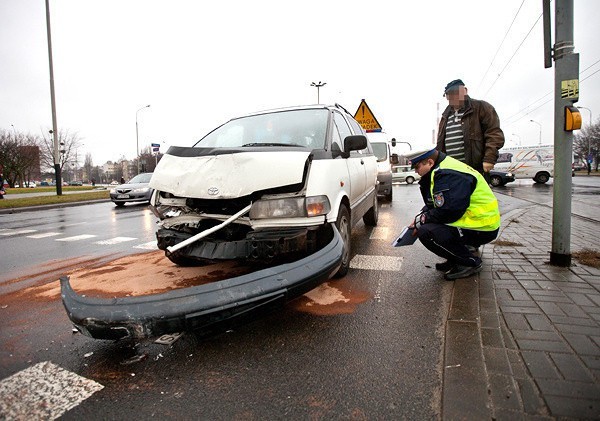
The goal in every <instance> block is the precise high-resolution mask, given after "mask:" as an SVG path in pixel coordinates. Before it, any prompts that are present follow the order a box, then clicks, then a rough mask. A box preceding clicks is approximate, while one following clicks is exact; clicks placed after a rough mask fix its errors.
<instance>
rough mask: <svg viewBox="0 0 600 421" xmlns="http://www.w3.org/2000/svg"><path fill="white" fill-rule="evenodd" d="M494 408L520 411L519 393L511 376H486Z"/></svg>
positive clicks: (492, 374)
mask: <svg viewBox="0 0 600 421" xmlns="http://www.w3.org/2000/svg"><path fill="white" fill-rule="evenodd" d="M488 377H489V378H488V380H489V382H490V391H491V397H492V402H493V404H494V408H504V409H513V410H520V409H521V405H520V402H519V393H518V391H517V389H516V387H515V383H514V381H513V378H512V377H511V376H506V375H502V374H494V373H491V374H490V375H489V376H488Z"/></svg>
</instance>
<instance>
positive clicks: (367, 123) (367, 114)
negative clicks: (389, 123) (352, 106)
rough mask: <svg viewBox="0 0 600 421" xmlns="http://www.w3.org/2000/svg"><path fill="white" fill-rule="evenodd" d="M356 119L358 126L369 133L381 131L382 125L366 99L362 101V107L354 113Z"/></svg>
mask: <svg viewBox="0 0 600 421" xmlns="http://www.w3.org/2000/svg"><path fill="white" fill-rule="evenodd" d="M354 119H355V120H356V121H358V124H360V125H361V126H362V128H363V129H365V131H366V132H367V133H371V132H380V131H381V125H380V124H379V122H378V121H377V119H376V118H375V115H374V114H373V111H371V109H370V108H369V106H368V105H367V102H366V101H365V100H364V99H363V100H361V101H360V105H359V106H358V109H357V110H356V112H355V113H354Z"/></svg>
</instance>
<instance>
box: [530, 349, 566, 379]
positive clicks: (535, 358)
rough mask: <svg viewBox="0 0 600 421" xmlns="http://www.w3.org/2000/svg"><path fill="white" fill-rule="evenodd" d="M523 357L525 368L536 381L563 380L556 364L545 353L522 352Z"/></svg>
mask: <svg viewBox="0 0 600 421" xmlns="http://www.w3.org/2000/svg"><path fill="white" fill-rule="evenodd" d="M521 356H522V357H523V360H524V362H525V366H526V367H527V369H528V370H529V372H530V373H531V375H532V376H533V377H534V378H535V379H542V378H552V379H561V376H560V374H559V373H558V371H557V370H556V367H555V366H554V363H553V362H552V361H551V360H550V359H549V358H548V355H547V354H546V353H545V352H540V351H522V352H521Z"/></svg>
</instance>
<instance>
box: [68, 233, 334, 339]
mask: <svg viewBox="0 0 600 421" xmlns="http://www.w3.org/2000/svg"><path fill="white" fill-rule="evenodd" d="M333 228H334V229H333V239H332V240H331V241H330V242H329V243H328V244H327V245H326V246H325V247H323V248H322V249H320V250H318V251H317V252H315V253H313V254H311V255H309V256H307V257H304V258H302V259H300V260H297V261H294V262H291V263H285V264H282V265H279V266H274V267H271V268H267V269H262V270H259V271H256V272H253V273H249V274H247V275H243V276H238V277H235V278H230V279H225V280H222V281H218V282H214V283H210V284H205V285H199V286H195V287H191V288H184V289H179V290H172V291H169V292H166V293H163V294H155V295H147V296H140V297H124V298H114V299H105V298H89V297H84V296H81V295H78V294H77V293H76V292H75V291H74V290H73V289H72V287H71V285H70V284H69V278H68V277H62V278H61V279H60V287H61V296H62V301H63V305H64V307H65V309H66V311H67V315H68V317H69V319H70V320H71V321H72V322H73V324H74V325H75V327H76V328H77V329H78V330H79V331H80V332H82V333H83V334H85V335H87V336H90V337H92V338H95V339H112V340H115V339H123V338H145V337H151V336H160V335H163V334H166V333H174V332H181V331H189V330H195V329H207V330H210V329H212V328H217V326H219V325H222V324H227V323H230V322H234V321H236V320H241V319H244V318H247V317H254V316H256V315H258V314H261V313H263V312H266V311H270V310H272V309H275V308H278V307H281V306H283V304H285V303H286V302H287V301H289V300H291V299H293V298H295V297H298V296H300V295H302V294H304V293H306V292H308V291H310V290H311V289H313V288H315V287H316V286H318V285H319V284H321V283H323V282H325V281H326V280H327V279H329V278H330V277H331V276H333V274H334V273H336V271H337V270H338V268H339V266H340V265H341V261H342V253H343V241H342V239H341V236H340V234H339V232H338V230H337V229H336V228H335V226H334V227H333Z"/></svg>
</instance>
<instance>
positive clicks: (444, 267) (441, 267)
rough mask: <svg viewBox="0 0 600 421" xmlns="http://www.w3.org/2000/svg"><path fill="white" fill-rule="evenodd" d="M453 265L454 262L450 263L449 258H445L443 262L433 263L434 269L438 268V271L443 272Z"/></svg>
mask: <svg viewBox="0 0 600 421" xmlns="http://www.w3.org/2000/svg"><path fill="white" fill-rule="evenodd" d="M453 267H454V263H452V262H451V261H450V260H446V261H445V262H442V263H436V264H435V270H439V271H440V272H444V273H446V272H448V271H449V270H450V269H452V268H453Z"/></svg>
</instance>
